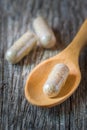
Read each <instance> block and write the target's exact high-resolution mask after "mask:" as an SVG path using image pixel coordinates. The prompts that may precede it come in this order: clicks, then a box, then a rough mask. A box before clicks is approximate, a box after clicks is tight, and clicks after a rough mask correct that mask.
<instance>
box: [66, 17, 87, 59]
mask: <svg viewBox="0 0 87 130" xmlns="http://www.w3.org/2000/svg"><path fill="white" fill-rule="evenodd" d="M86 44H87V19H86V20H85V22H84V23H83V25H82V26H81V28H80V30H79V32H78V33H77V35H76V36H75V38H74V39H73V41H72V42H71V44H70V45H69V46H68V47H67V48H66V51H68V52H69V54H72V55H74V56H75V57H77V58H78V57H79V53H80V51H81V49H82V48H83V47H84V46H85V45H86Z"/></svg>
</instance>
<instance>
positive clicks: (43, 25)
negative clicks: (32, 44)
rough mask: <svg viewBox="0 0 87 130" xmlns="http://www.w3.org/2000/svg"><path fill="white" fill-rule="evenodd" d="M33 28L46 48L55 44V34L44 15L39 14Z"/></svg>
mask: <svg viewBox="0 0 87 130" xmlns="http://www.w3.org/2000/svg"><path fill="white" fill-rule="evenodd" d="M33 28H34V30H35V32H36V34H37V36H38V37H39V40H40V44H41V45H42V46H43V47H44V48H52V47H53V46H54V45H55V43H56V38H55V35H54V33H53V31H52V29H51V28H50V27H49V25H48V24H47V22H46V21H45V19H44V18H43V17H41V16H39V17H37V18H36V19H35V20H34V21H33Z"/></svg>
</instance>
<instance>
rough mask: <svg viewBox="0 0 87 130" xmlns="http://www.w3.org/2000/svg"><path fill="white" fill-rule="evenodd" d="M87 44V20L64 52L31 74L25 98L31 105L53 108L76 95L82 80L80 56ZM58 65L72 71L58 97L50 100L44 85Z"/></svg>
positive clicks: (43, 63) (27, 82)
mask: <svg viewBox="0 0 87 130" xmlns="http://www.w3.org/2000/svg"><path fill="white" fill-rule="evenodd" d="M86 42H87V20H86V21H85V22H84V24H83V25H82V27H81V29H80V31H79V32H78V34H77V35H76V37H75V38H74V40H73V41H72V42H71V44H70V45H69V46H68V47H67V48H65V49H64V51H62V52H61V53H59V54H58V55H56V56H54V57H52V58H50V59H48V60H45V61H44V62H42V63H40V64H39V65H37V67H35V68H34V69H33V71H32V72H31V73H30V74H29V76H28V79H27V81H26V85H25V96H26V98H27V100H28V101H29V102H30V103H32V104H33V105H37V106H44V107H52V106H55V105H57V104H60V103H62V102H63V101H65V100H66V99H67V98H68V97H70V96H71V94H73V93H74V91H75V90H76V89H77V87H78V85H79V83H80V80H81V73H80V69H79V64H78V61H79V54H80V51H81V49H82V48H83V46H84V45H85V44H86ZM58 63H64V64H66V65H67V66H68V67H69V69H70V74H69V77H68V79H67V81H66V83H65V85H64V86H63V87H62V89H61V91H60V93H59V94H58V96H57V97H55V98H48V97H47V96H46V95H45V94H44V93H43V85H44V83H45V81H46V79H47V77H48V75H49V73H50V71H51V70H52V68H53V66H54V65H55V64H58Z"/></svg>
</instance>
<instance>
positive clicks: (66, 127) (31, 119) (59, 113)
mask: <svg viewBox="0 0 87 130" xmlns="http://www.w3.org/2000/svg"><path fill="white" fill-rule="evenodd" d="M37 14H42V15H43V16H44V17H45V18H46V19H47V21H48V22H49V24H50V25H51V26H52V28H53V30H54V32H55V35H56V37H57V41H58V42H57V44H56V47H55V49H53V50H52V49H51V50H46V49H41V48H38V47H36V48H35V49H34V51H32V52H31V53H30V54H29V55H28V56H27V57H25V58H24V59H23V60H22V61H20V63H18V64H17V65H11V64H10V63H8V62H7V61H6V60H5V58H4V57H5V52H6V50H7V48H9V47H10V46H11V45H12V44H13V42H14V41H16V40H17V39H18V38H19V37H20V36H21V35H22V34H23V33H24V32H25V31H26V30H28V29H29V26H30V24H31V22H32V19H33V18H34V17H35V16H36V15H37ZM86 17H87V1H86V0H83V1H82V0H79V1H78V0H73V1H70V0H61V1H60V0H53V1H51V0H43V1H41V0H37V1H35V0H24V1H23V0H15V1H11V0H0V130H33V129H34V130H46V129H49V130H86V129H87V89H86V84H87V48H85V49H84V51H83V52H82V53H81V55H80V68H81V73H82V81H81V83H80V85H79V88H78V89H77V90H76V92H75V93H74V94H73V95H72V96H71V97H70V98H69V99H68V100H67V101H65V102H64V103H62V104H60V105H59V106H56V107H53V108H39V107H36V106H32V105H31V104H29V103H28V102H27V101H26V99H25V96H24V85H25V82H26V78H27V75H28V74H29V72H30V71H31V70H32V69H33V68H34V67H35V66H36V65H37V64H38V63H40V62H41V61H43V60H45V59H47V58H49V57H51V56H53V55H55V54H57V53H59V52H60V51H61V50H62V49H64V48H65V47H66V46H67V45H68V44H69V43H70V41H71V40H72V39H73V37H74V36H75V34H76V33H77V31H78V29H79V27H80V25H81V24H82V22H83V21H84V19H85V18H86Z"/></svg>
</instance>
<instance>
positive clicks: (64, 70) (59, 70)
mask: <svg viewBox="0 0 87 130" xmlns="http://www.w3.org/2000/svg"><path fill="white" fill-rule="evenodd" d="M68 75H69V68H68V67H67V66H66V65H65V64H63V63H60V64H57V65H55V66H54V67H53V69H52V71H51V73H50V74H49V76H48V79H47V81H46V82H45V84H44V86H43V92H44V94H46V95H47V96H48V97H55V96H57V95H58V93H59V92H60V90H61V88H62V87H63V86H64V84H65V82H66V80H67V78H68Z"/></svg>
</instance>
